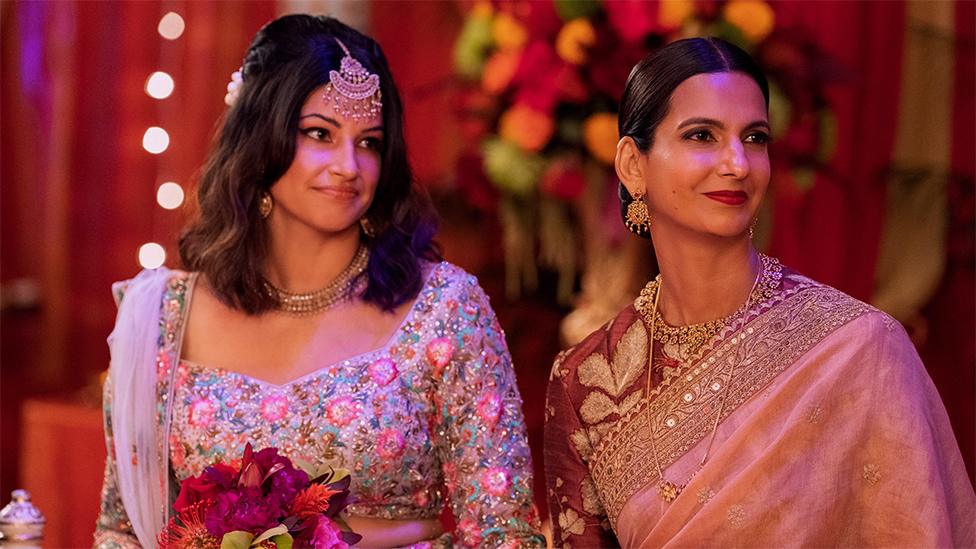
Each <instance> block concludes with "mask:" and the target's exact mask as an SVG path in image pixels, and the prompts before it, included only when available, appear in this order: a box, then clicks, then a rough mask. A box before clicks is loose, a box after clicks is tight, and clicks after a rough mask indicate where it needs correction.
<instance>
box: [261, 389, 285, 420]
mask: <svg viewBox="0 0 976 549" xmlns="http://www.w3.org/2000/svg"><path fill="white" fill-rule="evenodd" d="M287 413H288V399H287V398H285V397H283V396H281V395H271V396H268V397H265V399H264V400H262V401H261V417H263V418H264V419H265V421H278V420H279V419H281V418H283V417H285V415H286V414H287Z"/></svg>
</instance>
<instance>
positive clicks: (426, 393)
mask: <svg viewBox="0 0 976 549" xmlns="http://www.w3.org/2000/svg"><path fill="white" fill-rule="evenodd" d="M194 280H195V275H194V274H191V273H182V272H177V273H175V275H174V277H173V278H172V279H171V280H170V282H169V284H168V287H167V290H166V293H165V295H164V299H163V303H162V311H163V313H162V318H161V320H160V324H161V326H160V329H161V334H160V347H159V353H158V357H157V374H158V379H157V389H158V391H157V394H158V395H160V397H159V401H158V402H157V404H159V403H160V402H163V401H164V400H165V399H166V395H170V394H171V395H172V399H173V400H172V403H173V405H172V412H171V413H172V417H171V423H170V429H169V460H170V471H171V489H170V497H171V500H172V498H175V493H176V492H177V491H178V488H176V486H177V485H178V481H179V480H182V479H184V478H187V477H188V476H191V475H196V474H199V473H200V472H201V471H202V470H203V469H204V468H205V467H207V466H208V465H210V464H212V463H214V462H216V461H221V460H229V459H232V458H234V457H236V456H239V455H240V454H241V452H242V451H243V447H244V445H245V443H247V442H251V443H252V444H253V445H254V446H255V447H256V448H263V447H268V446H275V447H277V448H279V450H280V451H281V452H282V453H283V454H285V455H287V456H289V457H291V458H293V459H294V458H297V459H302V460H305V461H308V462H311V463H327V464H331V465H333V466H336V467H343V468H346V469H348V470H349V471H350V472H351V473H352V487H351V490H352V493H353V494H354V495H355V497H356V500H357V501H356V503H355V504H353V505H351V506H350V507H349V508H348V509H347V514H349V515H353V516H362V517H375V518H384V519H429V518H437V517H438V516H439V515H440V514H441V511H442V508H443V506H444V505H445V504H448V505H450V508H451V511H452V512H453V514H454V516H455V518H456V521H457V527H456V529H455V531H454V532H453V533H448V534H445V535H444V536H442V537H440V538H438V539H437V540H436V541H434V542H433V543H432V544H430V546H437V547H453V546H465V547H478V546H482V547H498V546H501V545H506V546H511V547H520V546H525V547H544V546H545V539H544V538H543V536H542V535H541V534H540V532H539V520H538V515H537V512H536V510H535V507H534V505H533V503H532V488H531V487H532V462H531V456H530V453H529V448H528V444H527V442H526V436H525V424H524V421H523V417H522V400H521V398H520V396H519V393H518V388H517V386H516V383H515V375H514V371H513V369H512V366H511V359H510V357H509V353H508V349H507V347H506V344H505V338H504V333H503V332H502V330H501V328H500V326H499V325H498V322H497V320H496V319H495V315H494V312H493V311H492V310H491V307H490V305H489V303H488V298H487V296H486V295H485V294H484V292H483V291H482V289H481V288H480V287H479V286H478V283H477V280H476V279H475V278H474V277H473V276H471V275H469V274H467V273H466V272H464V271H463V270H461V269H460V268H458V267H456V266H454V265H451V264H450V263H446V262H443V263H440V264H438V265H436V266H434V267H433V269H432V271H431V273H430V275H429V277H428V279H427V281H426V283H425V284H424V286H423V288H422V289H421V291H420V294H419V296H418V297H417V299H416V302H415V303H414V305H413V307H412V308H411V309H410V311H409V312H408V314H407V316H406V317H405V318H404V320H403V322H402V323H401V325H400V326H399V327H398V328H397V330H396V332H395V333H394V334H393V336H392V337H391V338H390V340H389V341H388V342H387V344H386V345H384V346H383V347H381V348H379V349H376V350H373V351H370V352H367V353H363V354H361V355H358V356H354V357H351V358H348V359H346V360H343V361H341V362H339V363H336V364H329V365H324V366H323V367H322V368H321V369H320V370H318V371H315V372H313V373H311V374H309V375H306V376H304V377H302V378H299V379H296V380H294V381H292V382H290V383H287V384H284V385H275V384H272V383H268V382H264V381H260V380H257V379H254V378H251V377H249V376H246V375H244V374H239V373H236V372H231V371H227V370H221V369H217V368H207V367H204V366H201V365H197V364H193V363H190V362H187V361H181V360H180V359H179V348H180V342H181V339H182V326H183V321H184V319H185V315H186V309H187V307H186V306H185V305H186V302H187V297H188V295H189V294H190V293H191V292H192V286H193V281H194ZM123 290H124V283H121V285H120V286H119V287H117V288H116V292H117V298H119V299H121V294H122V293H123ZM172 368H176V370H175V372H173V371H172V370H171V369H172ZM169 385H172V386H171V387H170V386H169ZM105 395H106V399H105V414H106V425H105V426H106V438H107V445H108V451H109V458H108V460H107V463H106V470H105V481H104V487H103V491H102V507H101V513H100V515H99V518H98V523H97V529H96V533H95V546H96V547H119V546H132V545H136V544H137V541H136V539H135V536H134V535H133V534H132V531H131V526H130V525H129V524H128V521H127V518H126V514H125V509H124V508H123V505H122V503H121V500H120V499H119V494H118V486H117V479H116V475H115V468H114V463H115V456H114V455H113V454H114V445H113V443H112V438H111V437H112V431H111V417H110V414H109V410H110V401H109V398H110V395H111V391H110V388H108V387H106V391H105ZM159 408H160V409H161V410H162V409H165V408H166V407H165V406H163V405H160V406H159ZM161 421H162V419H161Z"/></svg>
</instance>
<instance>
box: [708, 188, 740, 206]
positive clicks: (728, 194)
mask: <svg viewBox="0 0 976 549" xmlns="http://www.w3.org/2000/svg"><path fill="white" fill-rule="evenodd" d="M705 196H707V197H708V198H711V199H712V200H714V201H716V202H721V203H722V204H728V205H729V206H741V205H743V204H745V203H746V200H747V199H748V198H749V195H747V194H746V193H745V192H744V191H714V192H710V193H705Z"/></svg>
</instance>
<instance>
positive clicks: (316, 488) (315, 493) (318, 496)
mask: <svg viewBox="0 0 976 549" xmlns="http://www.w3.org/2000/svg"><path fill="white" fill-rule="evenodd" d="M338 493H339V490H332V489H329V488H328V487H326V486H324V485H322V484H312V485H309V487H308V488H306V489H304V490H302V491H301V492H299V493H298V495H297V496H295V500H294V501H292V504H291V512H292V513H293V514H295V515H298V517H299V518H308V517H311V516H315V515H319V514H322V513H324V512H326V511H328V510H329V498H331V497H332V496H334V495H336V494H338Z"/></svg>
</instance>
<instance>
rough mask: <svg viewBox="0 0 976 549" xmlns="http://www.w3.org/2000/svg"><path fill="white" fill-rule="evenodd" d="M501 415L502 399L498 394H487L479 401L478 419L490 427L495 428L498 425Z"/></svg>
mask: <svg viewBox="0 0 976 549" xmlns="http://www.w3.org/2000/svg"><path fill="white" fill-rule="evenodd" d="M501 413H502V399H501V397H499V396H498V393H495V392H491V393H485V394H483V395H481V398H480V399H478V417H480V418H481V420H482V421H484V422H485V423H486V424H487V425H488V426H489V427H494V426H495V425H496V424H497V423H498V417H499V416H500V415H501Z"/></svg>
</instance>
